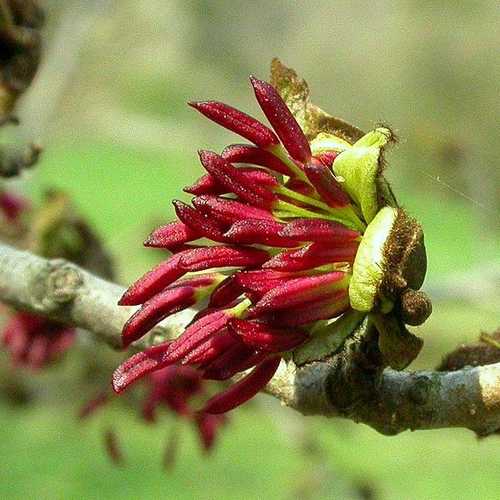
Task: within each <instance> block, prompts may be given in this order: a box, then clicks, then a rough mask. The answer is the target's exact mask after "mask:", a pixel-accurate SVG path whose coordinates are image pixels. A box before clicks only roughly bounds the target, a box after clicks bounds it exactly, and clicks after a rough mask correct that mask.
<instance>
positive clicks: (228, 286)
mask: <svg viewBox="0 0 500 500" xmlns="http://www.w3.org/2000/svg"><path fill="white" fill-rule="evenodd" d="M242 293H243V290H242V287H241V285H240V284H239V283H238V281H237V280H236V278H235V275H234V274H233V275H231V276H228V277H227V278H226V279H225V280H224V281H223V282H222V283H220V284H219V286H218V287H217V288H216V289H215V290H214V291H213V292H212V294H211V295H210V301H209V303H208V307H222V306H226V305H227V304H230V303H231V302H232V301H233V300H235V299H237V298H238V297H239V296H240V295H241V294H242Z"/></svg>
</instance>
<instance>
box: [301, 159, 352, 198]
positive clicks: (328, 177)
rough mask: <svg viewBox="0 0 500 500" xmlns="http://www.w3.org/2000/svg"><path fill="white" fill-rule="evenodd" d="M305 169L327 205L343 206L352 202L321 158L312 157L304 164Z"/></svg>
mask: <svg viewBox="0 0 500 500" xmlns="http://www.w3.org/2000/svg"><path fill="white" fill-rule="evenodd" d="M304 171H305V173H306V175H307V178H308V179H309V181H310V182H311V184H312V185H313V186H314V187H315V188H316V191H318V193H319V195H320V196H321V198H322V199H323V201H324V202H325V203H326V204H327V205H329V206H330V207H334V208H342V207H345V206H347V205H349V204H350V203H351V200H350V198H349V196H348V195H347V193H346V192H345V191H344V190H343V189H342V186H341V185H340V183H339V182H338V181H337V179H336V178H335V176H334V175H333V173H332V171H331V170H330V169H329V168H328V167H327V166H325V165H324V164H323V163H321V162H320V161H319V160H316V159H315V158H312V159H311V161H310V162H308V163H306V164H305V165H304Z"/></svg>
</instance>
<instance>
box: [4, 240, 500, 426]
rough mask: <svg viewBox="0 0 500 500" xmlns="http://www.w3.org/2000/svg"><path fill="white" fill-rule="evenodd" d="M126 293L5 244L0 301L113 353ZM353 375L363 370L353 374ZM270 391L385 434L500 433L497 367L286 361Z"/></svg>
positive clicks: (169, 325)
mask: <svg viewBox="0 0 500 500" xmlns="http://www.w3.org/2000/svg"><path fill="white" fill-rule="evenodd" d="M122 293H123V288H122V287H120V286H119V285H116V284H114V283H109V282H107V281H104V280H102V279H100V278H97V277H96V276H94V275H92V274H90V273H89V272H87V271H84V270H83V269H81V268H79V267H78V266H76V265H74V264H71V263H69V262H67V261H64V260H47V259H44V258H41V257H38V256H35V255H33V254H30V253H28V252H23V251H19V250H16V249H13V248H11V247H9V246H7V245H3V244H0V300H1V301H2V302H4V303H6V304H9V305H11V306H12V307H15V308H18V309H27V310H30V311H33V312H36V313H37V314H41V315H44V316H47V317H50V318H52V319H55V320H59V321H62V322H65V323H68V324H71V325H74V326H77V327H79V328H82V329H84V330H88V331H89V332H91V333H92V334H93V335H94V336H95V337H96V338H98V339H99V340H101V341H102V342H104V343H106V344H108V345H109V346H111V347H113V348H119V347H120V346H121V339H120V334H121V329H122V326H123V324H124V322H125V321H126V320H127V319H128V317H129V316H130V314H131V310H132V309H133V308H131V307H119V306H117V305H116V304H117V301H118V299H119V297H120V296H121V295H122ZM192 315H193V310H186V311H185V312H183V313H182V314H178V315H175V316H173V317H172V318H169V319H168V320H166V321H164V322H163V323H162V324H161V325H160V326H158V327H156V328H155V329H154V330H153V332H152V334H151V335H150V336H149V337H148V338H149V340H147V341H140V342H138V343H135V344H134V345H135V346H136V347H144V345H145V342H154V341H155V339H165V338H172V337H176V336H177V335H179V333H180V332H181V331H182V329H183V328H184V326H185V324H186V323H187V321H189V318H190V317H191V316H192ZM356 370H358V371H360V373H355V372H356ZM267 392H268V393H270V394H272V395H273V396H275V397H277V398H278V399H280V400H281V401H282V403H283V404H284V405H286V406H289V407H292V408H294V409H296V410H297V411H299V412H301V413H303V414H305V415H325V416H338V417H344V418H348V419H350V420H353V421H355V422H361V423H365V424H367V425H370V426H371V427H373V428H375V429H376V430H378V431H379V432H381V433H384V434H388V435H391V434H397V433H399V432H402V431H404V430H407V429H412V430H417V429H437V428H445V427H463V428H467V429H470V430H472V431H474V432H476V433H478V434H479V435H487V434H489V433H491V432H494V431H496V430H498V429H500V363H496V364H491V365H485V366H479V367H475V368H469V367H466V368H463V369H461V370H457V371H453V372H437V371H417V372H396V371H393V370H390V369H386V370H384V371H383V372H380V371H379V372H374V373H369V372H367V373H363V368H361V367H354V368H353V369H352V370H351V372H350V373H349V374H348V375H346V370H345V363H344V364H342V363H326V362H321V363H313V364H310V365H307V366H306V367H303V368H300V369H299V368H296V367H295V365H294V364H293V363H288V364H286V363H285V362H282V365H281V366H280V369H279V371H278V373H277V374H276V376H275V377H274V378H273V380H272V381H271V382H270V384H269V385H268V387H267Z"/></svg>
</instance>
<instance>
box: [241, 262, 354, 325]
mask: <svg viewBox="0 0 500 500" xmlns="http://www.w3.org/2000/svg"><path fill="white" fill-rule="evenodd" d="M345 278H346V274H345V273H343V272H340V271H338V272H331V273H326V274H320V275H316V276H304V277H300V278H295V279H292V280H289V281H286V282H285V283H283V284H281V285H278V286H276V287H275V288H273V289H271V290H269V291H268V292H267V293H266V294H264V296H263V297H262V298H261V299H260V300H259V302H257V304H256V305H255V306H254V307H253V308H252V309H251V310H250V312H249V317H250V316H252V317H256V316H257V315H260V314H262V313H263V312H269V311H276V310H280V309H289V308H291V307H295V306H299V305H302V304H305V303H308V302H311V301H314V300H321V299H323V298H325V296H329V295H330V294H331V293H332V292H335V291H337V290H338V289H339V287H342V288H345V287H346V286H347V285H346V284H345V286H343V285H344V281H345Z"/></svg>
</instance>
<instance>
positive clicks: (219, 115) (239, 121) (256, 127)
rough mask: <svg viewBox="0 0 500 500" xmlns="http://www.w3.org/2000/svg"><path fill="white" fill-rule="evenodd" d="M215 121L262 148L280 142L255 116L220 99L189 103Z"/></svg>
mask: <svg viewBox="0 0 500 500" xmlns="http://www.w3.org/2000/svg"><path fill="white" fill-rule="evenodd" d="M188 104H189V105H190V106H191V107H193V108H195V109H196V110H198V111H199V112H200V113H202V114H203V115H205V116H206V117H207V118H210V120H213V121H214V122H215V123H218V124H219V125H222V126H223V127H225V128H227V129H229V130H231V131H232V132H235V133H237V134H239V135H241V136H242V137H244V138H245V139H248V140H249V141H250V142H253V143H254V144H256V145H257V146H260V147H261V148H267V147H270V146H273V145H276V144H278V143H279V140H278V138H277V137H276V135H275V134H274V132H273V131H272V130H270V129H269V128H267V127H266V126H265V125H264V124H262V123H260V122H259V121H258V120H256V119H255V118H252V117H251V116H249V115H247V114H246V113H243V112H242V111H239V110H237V109H235V108H233V107H232V106H229V105H227V104H224V103H222V102H218V101H200V102H190V103H188Z"/></svg>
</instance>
